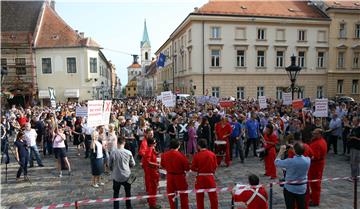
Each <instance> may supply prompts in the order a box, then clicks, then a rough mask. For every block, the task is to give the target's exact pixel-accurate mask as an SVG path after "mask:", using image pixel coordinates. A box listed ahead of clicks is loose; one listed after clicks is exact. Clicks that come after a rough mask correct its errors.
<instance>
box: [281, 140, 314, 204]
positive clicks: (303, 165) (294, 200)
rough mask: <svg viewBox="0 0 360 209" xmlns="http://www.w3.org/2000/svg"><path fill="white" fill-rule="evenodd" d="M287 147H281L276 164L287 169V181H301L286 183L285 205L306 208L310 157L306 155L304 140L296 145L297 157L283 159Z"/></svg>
mask: <svg viewBox="0 0 360 209" xmlns="http://www.w3.org/2000/svg"><path fill="white" fill-rule="evenodd" d="M286 149H287V148H286V145H282V146H281V147H280V151H279V153H278V156H277V157H276V160H275V165H276V166H277V167H279V168H282V169H285V170H286V175H285V181H286V182H290V181H299V183H285V185H284V198H285V205H286V208H287V209H294V208H297V209H306V208H307V207H306V200H305V198H306V181H307V176H308V170H309V168H310V158H309V157H305V156H304V152H305V148H304V145H303V143H302V142H298V143H296V144H295V145H294V150H295V154H296V155H295V157H293V158H287V159H284V160H282V159H281V158H282V157H283V155H284V153H285V151H286Z"/></svg>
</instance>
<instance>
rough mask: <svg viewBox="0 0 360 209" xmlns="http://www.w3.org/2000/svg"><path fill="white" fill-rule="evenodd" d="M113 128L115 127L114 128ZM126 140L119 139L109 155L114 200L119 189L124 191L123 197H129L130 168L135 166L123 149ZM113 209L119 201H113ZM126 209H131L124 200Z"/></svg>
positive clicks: (128, 152) (129, 204) (116, 207)
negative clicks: (121, 188) (122, 188)
mask: <svg viewBox="0 0 360 209" xmlns="http://www.w3.org/2000/svg"><path fill="white" fill-rule="evenodd" d="M114 127H115V126H114ZM125 141H126V140H125V139H124V138H123V137H119V138H118V139H117V140H116V142H117V143H118V144H114V145H113V146H117V147H118V149H116V148H114V149H113V150H112V152H111V155H110V160H109V166H110V170H111V171H112V174H111V177H112V179H113V190H114V195H113V197H114V198H118V197H119V192H120V187H121V186H123V187H124V189H125V196H126V197H131V183H132V182H129V179H130V176H131V170H130V168H131V167H134V166H135V160H134V157H133V156H132V153H131V152H130V151H129V150H126V149H125V143H126V142H125ZM114 209H119V201H114ZM126 209H132V207H131V200H126Z"/></svg>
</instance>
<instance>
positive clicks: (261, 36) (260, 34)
mask: <svg viewBox="0 0 360 209" xmlns="http://www.w3.org/2000/svg"><path fill="white" fill-rule="evenodd" d="M257 39H258V40H265V29H264V28H259V29H258V30H257Z"/></svg>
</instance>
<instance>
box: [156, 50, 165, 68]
mask: <svg viewBox="0 0 360 209" xmlns="http://www.w3.org/2000/svg"><path fill="white" fill-rule="evenodd" d="M165 60H166V56H165V54H163V53H160V55H159V57H158V60H157V61H156V66H158V67H164V66H165Z"/></svg>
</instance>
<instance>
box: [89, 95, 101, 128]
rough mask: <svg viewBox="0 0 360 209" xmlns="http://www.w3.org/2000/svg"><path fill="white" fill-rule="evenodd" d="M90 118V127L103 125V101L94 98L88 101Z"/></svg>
mask: <svg viewBox="0 0 360 209" xmlns="http://www.w3.org/2000/svg"><path fill="white" fill-rule="evenodd" d="M87 114H88V119H87V124H88V126H90V127H96V126H100V125H103V115H102V114H103V101H102V100H92V101H88V112H87Z"/></svg>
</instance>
